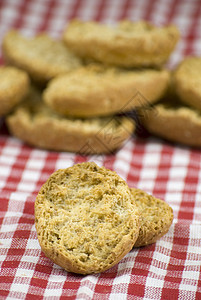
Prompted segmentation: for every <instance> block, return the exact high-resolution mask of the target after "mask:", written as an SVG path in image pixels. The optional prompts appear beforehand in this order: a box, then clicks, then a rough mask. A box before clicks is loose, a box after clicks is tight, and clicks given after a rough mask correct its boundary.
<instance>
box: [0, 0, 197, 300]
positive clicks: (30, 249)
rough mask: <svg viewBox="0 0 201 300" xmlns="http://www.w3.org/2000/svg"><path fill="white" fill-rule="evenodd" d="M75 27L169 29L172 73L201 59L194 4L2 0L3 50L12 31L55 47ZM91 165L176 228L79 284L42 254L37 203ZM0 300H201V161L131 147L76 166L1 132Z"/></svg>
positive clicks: (188, 154)
mask: <svg viewBox="0 0 201 300" xmlns="http://www.w3.org/2000/svg"><path fill="white" fill-rule="evenodd" d="M75 17H77V18H81V19H82V20H92V19H93V20H97V21H101V22H107V23H115V22H116V21H117V20H120V19H123V18H129V19H131V20H133V21H137V20H140V19H145V20H148V21H151V22H153V23H155V24H157V25H164V24H167V23H170V22H171V23H175V24H176V25H178V27H179V29H180V31H181V41H180V42H179V44H178V46H177V48H176V50H175V51H174V53H173V55H172V56H171V59H170V61H169V65H170V66H174V65H176V64H177V63H178V62H179V61H180V60H181V59H182V58H183V57H184V56H185V55H189V54H193V55H199V54H200V53H201V1H196V0H194V1H188V0H186V1H178V0H171V1H165V0H161V1H148V0H143V1H131V0H130V1H129V0H127V1H123V0H118V1H117V0H116V1H115V0H113V1H106V0H97V1H93V0H82V1H81V0H75V1H70V0H68V1H65V0H58V1H56V0H45V1H40V0H17V1H15V0H0V41H2V38H3V36H4V34H5V33H6V32H7V31H8V30H9V29H11V28H17V29H19V30H20V31H21V32H22V33H24V34H26V35H34V34H36V33H38V32H41V31H44V30H45V31H47V32H48V33H49V34H50V35H52V36H53V37H60V36H61V34H62V31H63V29H64V27H65V25H66V24H67V23H68V21H69V20H70V19H72V18H75ZM1 62H2V57H1ZM90 159H91V160H94V161H95V162H97V163H98V164H99V165H105V166H106V167H108V168H110V169H112V170H115V171H116V172H117V173H118V174H119V175H120V176H122V177H123V178H124V179H126V180H127V182H128V184H129V186H130V187H138V188H141V189H143V190H145V191H147V192H149V193H152V194H154V195H155V196H156V197H159V198H162V199H164V200H165V201H166V202H167V203H169V204H170V205H171V206H172V208H173V210H174V222H173V224H172V226H171V228H170V230H169V232H168V233H167V234H166V235H165V236H164V237H163V238H161V239H160V240H159V241H158V242H157V243H156V244H153V245H150V246H147V247H144V248H141V249H133V250H132V251H131V252H130V253H129V254H128V255H126V256H125V257H124V258H123V259H122V260H121V261H120V263H119V264H118V265H116V266H115V267H113V268H112V269H110V270H108V271H106V272H104V273H101V274H96V275H89V276H80V275H73V274H70V273H67V272H66V271H64V270H63V269H62V268H60V267H58V266H57V265H55V264H53V263H52V262H51V261H50V260H49V259H48V258H46V257H45V256H44V254H43V253H42V252H41V250H40V246H39V243H38V240H37V236H36V230H35V227H34V201H35V197H36V195H37V192H38V191H39V189H40V187H41V185H42V184H43V183H44V182H45V181H46V180H47V178H48V177H49V175H50V174H51V173H52V172H53V171H55V170H57V169H59V168H66V167H68V166H71V165H72V164H73V163H77V162H79V161H85V160H90ZM0 299H38V300H39V299H84V300H89V299H96V300H98V299H100V300H103V299H110V300H113V299H115V300H118V299H119V300H124V299H137V300H138V299H146V300H148V299H157V300H159V299H162V300H168V299H169V300H176V299H180V300H183V299H184V300H193V299H201V151H200V150H195V149H191V148H188V147H181V146H179V145H176V144H170V143H167V142H164V141H162V140H160V139H157V138H153V137H147V138H145V139H140V138H137V137H133V138H132V139H130V140H129V141H128V142H127V143H126V144H125V146H124V147H123V148H122V149H121V150H120V151H118V152H117V153H116V154H115V155H111V156H95V157H82V156H78V155H75V154H71V153H57V152H50V151H42V150H39V149H36V148H32V147H29V146H27V145H25V144H23V143H22V142H21V141H19V140H17V139H15V138H13V137H11V136H9V134H8V132H7V131H6V128H5V126H4V124H3V123H1V127H0Z"/></svg>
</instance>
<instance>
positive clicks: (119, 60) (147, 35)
mask: <svg viewBox="0 0 201 300" xmlns="http://www.w3.org/2000/svg"><path fill="white" fill-rule="evenodd" d="M63 39H64V42H65V43H66V45H67V46H68V47H69V48H70V49H71V50H72V51H74V52H75V53H76V54H77V55H79V56H80V57H82V58H85V59H90V58H92V59H94V60H96V61H99V62H102V63H105V64H108V65H114V66H121V67H141V66H160V65H162V64H164V63H165V62H166V61H167V59H168V58H169V56H170V54H171V52H172V51H173V49H174V48H175V45H176V43H177V41H178V39H179V31H178V29H177V28H176V27H175V26H173V25H170V26H165V27H161V28H159V27H156V26H154V25H151V24H149V23H146V22H137V23H132V22H130V21H121V22H119V24H117V26H116V27H110V26H107V25H103V24H101V23H97V22H82V21H79V20H73V21H71V22H70V24H69V25H68V26H67V28H66V29H65V31H64V35H63Z"/></svg>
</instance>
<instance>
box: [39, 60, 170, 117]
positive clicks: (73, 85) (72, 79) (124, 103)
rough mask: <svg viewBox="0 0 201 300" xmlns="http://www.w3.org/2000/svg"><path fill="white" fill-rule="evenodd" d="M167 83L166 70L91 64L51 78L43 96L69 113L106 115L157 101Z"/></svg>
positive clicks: (48, 103)
mask: <svg viewBox="0 0 201 300" xmlns="http://www.w3.org/2000/svg"><path fill="white" fill-rule="evenodd" d="M168 83H169V72H168V71H166V70H151V69H150V70H135V71H128V70H123V69H115V68H104V67H103V66H100V65H93V64H92V65H89V66H87V67H83V68H80V69H77V70H75V71H72V72H70V73H68V74H65V75H61V76H58V77H57V78H54V79H53V80H51V81H50V82H49V84H48V86H47V88H46V89H45V91H44V95H43V98H44V101H45V102H46V104H47V105H49V106H50V107H51V108H52V109H53V110H55V111H57V112H58V113H60V114H63V115H66V116H75V117H92V116H105V115H110V114H114V113H119V112H123V111H128V110H131V109H133V108H135V107H136V106H137V107H141V106H142V107H143V106H144V105H148V104H149V103H153V102H155V101H156V100H158V99H159V98H160V97H161V96H162V95H163V94H164V93H165V90H166V88H167V86H168Z"/></svg>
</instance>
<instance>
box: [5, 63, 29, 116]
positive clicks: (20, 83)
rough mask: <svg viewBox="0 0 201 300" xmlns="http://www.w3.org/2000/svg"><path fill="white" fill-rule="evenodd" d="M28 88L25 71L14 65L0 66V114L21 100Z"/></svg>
mask: <svg viewBox="0 0 201 300" xmlns="http://www.w3.org/2000/svg"><path fill="white" fill-rule="evenodd" d="M28 90H29V77H28V75H27V73H26V72H24V71H21V70H19V69H17V68H15V67H9V66H2V67H0V116H2V115H6V114H7V113H9V112H10V111H11V110H12V109H13V108H14V106H15V105H16V104H17V103H19V102H21V101H22V100H23V99H24V97H25V96H26V94H27V93H28Z"/></svg>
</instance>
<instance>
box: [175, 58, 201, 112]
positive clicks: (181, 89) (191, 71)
mask: <svg viewBox="0 0 201 300" xmlns="http://www.w3.org/2000/svg"><path fill="white" fill-rule="evenodd" d="M173 79H174V85H175V90H176V93H177V94H178V96H179V97H180V100H181V101H183V102H184V103H187V104H188V105H189V106H192V107H195V108H197V109H199V110H201V84H200V83H201V57H187V58H185V59H184V60H183V61H182V62H181V63H180V64H179V66H178V67H177V69H176V70H175V72H174V77H173Z"/></svg>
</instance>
